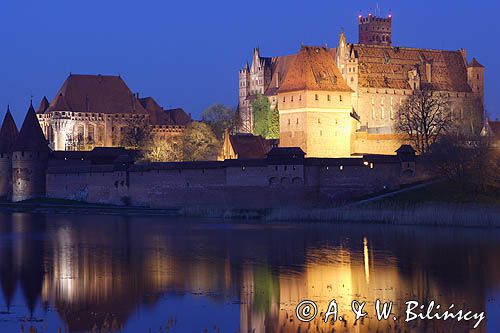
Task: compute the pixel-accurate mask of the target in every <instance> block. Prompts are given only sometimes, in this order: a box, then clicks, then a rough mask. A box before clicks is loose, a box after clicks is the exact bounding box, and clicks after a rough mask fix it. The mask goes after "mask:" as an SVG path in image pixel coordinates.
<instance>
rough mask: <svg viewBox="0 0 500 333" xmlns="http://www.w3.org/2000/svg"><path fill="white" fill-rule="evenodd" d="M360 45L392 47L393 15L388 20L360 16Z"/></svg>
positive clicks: (371, 16)
mask: <svg viewBox="0 0 500 333" xmlns="http://www.w3.org/2000/svg"><path fill="white" fill-rule="evenodd" d="M358 26H359V44H366V45H387V46H390V45H392V15H391V14H389V15H388V16H387V18H383V17H377V16H374V15H372V14H368V17H363V16H362V15H359V16H358Z"/></svg>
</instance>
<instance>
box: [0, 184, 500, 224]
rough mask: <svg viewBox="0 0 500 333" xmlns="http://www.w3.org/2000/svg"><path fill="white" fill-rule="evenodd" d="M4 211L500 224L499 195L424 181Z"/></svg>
mask: <svg viewBox="0 0 500 333" xmlns="http://www.w3.org/2000/svg"><path fill="white" fill-rule="evenodd" d="M0 211H10V212H30V213H45V214H47V213H48V214H92V215H127V216H166V217H178V218H181V217H199V218H218V219H228V220H229V219H231V220H235V221H236V220H249V219H253V220H262V221H266V222H285V221H286V222H320V223H380V224H395V225H396V224H397V225H431V226H460V227H500V195H499V196H496V195H493V196H484V195H481V196H477V195H475V196H472V195H471V194H470V193H462V192H461V191H459V190H458V189H456V188H453V187H452V186H450V184H448V183H447V182H432V183H428V184H420V185H417V186H414V187H412V188H407V189H402V190H399V191H395V192H392V193H386V194H383V195H379V196H375V197H371V198H364V199H362V200H358V201H353V202H349V203H344V204H342V205H339V206H338V207H278V208H273V209H236V208H225V207H179V208H168V209H154V208H144V207H126V206H114V205H99V204H88V203H83V202H78V201H71V200H57V199H38V200H30V201H26V202H21V203H10V202H0Z"/></svg>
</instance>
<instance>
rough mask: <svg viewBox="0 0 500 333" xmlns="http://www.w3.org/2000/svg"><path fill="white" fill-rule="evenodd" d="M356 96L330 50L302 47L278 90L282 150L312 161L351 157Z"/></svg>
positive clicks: (354, 127)
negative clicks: (303, 154)
mask: <svg viewBox="0 0 500 333" xmlns="http://www.w3.org/2000/svg"><path fill="white" fill-rule="evenodd" d="M352 92H353V91H352V90H351V89H350V88H349V86H348V85H347V83H346V82H345V80H344V79H343V77H342V74H341V73H340V70H339V69H338V67H337V66H336V65H335V61H334V59H333V58H332V56H331V54H330V53H329V52H328V50H327V49H326V48H323V47H302V48H301V50H300V52H299V54H298V55H297V57H296V58H295V60H294V61H293V63H292V64H291V67H290V69H289V70H288V72H287V74H286V76H285V78H284V80H283V83H282V85H281V87H280V88H279V89H278V110H279V114H280V121H279V123H280V146H281V147H300V148H302V150H303V151H305V152H306V154H307V156H308V157H346V156H351V153H352V152H353V149H354V148H353V147H354V136H355V131H356V127H357V120H356V119H355V118H354V117H353V116H354V115H353V112H352V104H351V94H352Z"/></svg>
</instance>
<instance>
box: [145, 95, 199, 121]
mask: <svg viewBox="0 0 500 333" xmlns="http://www.w3.org/2000/svg"><path fill="white" fill-rule="evenodd" d="M140 102H141V104H142V106H143V107H144V109H146V111H147V112H148V113H149V114H150V115H151V124H153V125H176V126H186V125H187V124H189V123H190V122H191V117H190V116H189V115H188V114H187V113H186V112H185V111H184V110H183V109H181V108H177V109H170V110H164V109H163V108H162V107H161V106H160V105H159V104H158V103H156V101H155V100H154V98H153V97H145V98H141V99H140Z"/></svg>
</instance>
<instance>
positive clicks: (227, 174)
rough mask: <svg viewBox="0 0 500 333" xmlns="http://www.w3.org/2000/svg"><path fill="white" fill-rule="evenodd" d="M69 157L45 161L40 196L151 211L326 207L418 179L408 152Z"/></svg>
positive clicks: (285, 151) (284, 151) (280, 150)
mask: <svg viewBox="0 0 500 333" xmlns="http://www.w3.org/2000/svg"><path fill="white" fill-rule="evenodd" d="M75 153H77V152H75ZM61 156H62V155H61ZM73 157H74V158H70V159H68V158H67V157H66V158H64V159H62V158H59V159H53V160H51V161H49V167H48V169H47V174H46V196H47V197H48V198H57V199H70V200H79V201H84V202H88V203H100V204H114V205H130V206H142V207H151V208H168V207H185V206H213V207H231V208H271V207H277V206H297V205H302V206H303V205H317V204H320V203H322V204H328V203H333V202H337V201H341V200H346V199H350V198H352V197H357V196H363V195H367V194H370V193H376V192H383V191H389V190H394V189H398V188H399V187H400V186H402V185H404V184H406V183H411V182H415V181H417V180H419V177H420V176H419V175H418V174H417V171H416V162H415V161H416V157H415V155H414V153H413V155H412V154H406V155H405V154H398V155H365V156H363V157H353V158H335V159H333V158H325V159H323V158H321V159H320V158H304V155H303V153H302V152H301V151H300V149H299V150H298V151H297V148H274V149H273V150H271V152H270V153H269V155H268V157H267V158H266V159H254V160H225V161H210V162H169V163H145V164H140V163H135V164H134V163H132V162H131V160H130V159H129V158H127V156H121V157H119V158H117V159H116V160H115V161H114V162H113V163H108V164H96V163H95V161H94V163H93V162H92V161H89V160H88V159H85V158H82V159H80V158H78V157H76V154H74V156H73Z"/></svg>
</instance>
